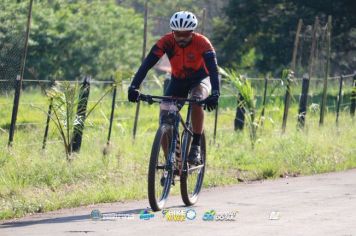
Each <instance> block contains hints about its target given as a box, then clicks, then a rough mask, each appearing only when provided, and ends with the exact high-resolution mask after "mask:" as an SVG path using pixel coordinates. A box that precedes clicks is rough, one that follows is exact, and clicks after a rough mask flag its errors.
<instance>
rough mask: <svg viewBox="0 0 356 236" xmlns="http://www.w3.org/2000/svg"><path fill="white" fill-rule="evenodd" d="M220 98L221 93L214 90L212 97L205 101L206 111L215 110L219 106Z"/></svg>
mask: <svg viewBox="0 0 356 236" xmlns="http://www.w3.org/2000/svg"><path fill="white" fill-rule="evenodd" d="M219 96H220V93H219V91H217V90H213V91H212V93H211V95H210V96H209V97H207V98H206V99H205V100H204V103H205V105H204V110H206V109H208V111H212V110H214V109H215V108H216V107H217V106H218V103H219Z"/></svg>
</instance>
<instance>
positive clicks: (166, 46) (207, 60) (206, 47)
mask: <svg viewBox="0 0 356 236" xmlns="http://www.w3.org/2000/svg"><path fill="white" fill-rule="evenodd" d="M165 53H166V54H167V56H168V58H169V61H170V64H171V68H172V79H176V80H190V81H199V80H202V79H204V78H206V77H208V76H209V77H210V83H211V86H212V89H213V90H219V81H218V69H217V61H216V54H215V50H214V48H213V46H212V44H211V43H210V41H209V39H207V38H206V37H205V36H203V35H201V34H198V33H195V32H194V33H193V36H192V40H191V41H190V42H189V44H188V45H187V46H186V47H180V46H179V45H178V44H177V42H176V40H175V39H174V36H173V33H168V34H166V35H164V36H163V37H162V38H161V39H159V40H158V41H157V43H156V44H155V45H154V46H153V47H152V49H151V51H150V53H149V54H148V55H147V57H146V58H145V60H144V61H143V63H142V65H141V66H140V68H139V70H138V71H137V73H136V74H135V76H134V79H133V81H132V85H133V86H135V87H137V88H138V87H139V86H140V84H141V83H142V81H143V80H144V78H145V76H146V74H147V72H148V70H149V69H151V68H152V67H153V66H154V65H155V64H156V63H157V62H158V60H159V59H160V58H161V57H162V56H163V55H164V54H165Z"/></svg>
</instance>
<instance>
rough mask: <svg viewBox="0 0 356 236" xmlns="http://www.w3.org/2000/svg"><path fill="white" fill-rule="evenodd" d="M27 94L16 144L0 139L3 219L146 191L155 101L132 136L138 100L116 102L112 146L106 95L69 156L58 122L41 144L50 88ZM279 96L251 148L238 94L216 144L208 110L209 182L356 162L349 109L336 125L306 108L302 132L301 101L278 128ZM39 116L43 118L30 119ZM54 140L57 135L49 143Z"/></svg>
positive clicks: (94, 96) (222, 118)
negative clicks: (240, 126)
mask: <svg viewBox="0 0 356 236" xmlns="http://www.w3.org/2000/svg"><path fill="white" fill-rule="evenodd" d="M157 93H158V92H157ZM101 94H103V89H102V88H95V87H93V88H92V90H91V95H90V96H91V97H90V101H89V105H90V106H92V105H93V102H91V101H95V100H98V98H99V97H100V95H101ZM121 96H124V95H121ZM11 98H12V97H11V96H10V97H9V99H6V97H2V98H1V100H0V102H1V103H5V102H10V101H11ZM123 98H124V97H120V98H119V99H118V100H122V99H123ZM23 99H27V102H28V103H25V102H24V103H23V104H22V106H21V107H20V113H19V114H20V116H19V124H23V123H27V124H28V125H19V126H18V129H17V133H16V136H15V142H14V146H13V148H10V149H6V148H5V147H6V144H7V133H6V132H2V131H1V132H0V134H1V136H0V146H1V147H3V148H1V154H0V199H1V200H0V219H7V218H12V217H19V216H22V215H24V214H28V213H33V212H44V211H49V210H55V209H59V208H65V207H74V206H80V205H86V204H93V203H99V202H112V201H124V200H128V199H144V198H146V186H147V183H146V179H147V176H146V175H147V165H148V160H149V154H150V148H151V144H152V142H153V138H154V132H155V130H156V128H157V126H158V119H157V116H158V107H157V106H154V105H152V106H149V105H146V104H143V105H142V112H141V116H140V121H139V127H138V136H137V139H136V141H135V142H133V141H132V138H131V137H132V136H131V135H132V125H133V116H134V111H135V107H136V106H135V104H130V105H128V104H126V103H121V102H118V103H117V107H116V108H117V110H116V119H115V123H114V130H113V138H112V141H111V146H109V147H106V137H107V130H108V117H109V114H110V104H111V99H110V97H106V98H105V99H104V100H103V101H102V103H100V104H99V105H98V107H97V108H96V109H95V110H94V111H93V112H92V115H91V116H90V117H89V118H88V120H87V123H86V125H85V129H84V136H83V145H82V148H81V152H80V153H79V154H73V159H72V161H71V162H68V161H67V160H66V155H65V151H64V149H63V148H62V146H61V144H60V140H59V133H58V132H57V130H56V129H55V127H54V125H53V123H51V127H52V130H51V131H50V133H49V143H48V145H47V149H46V150H41V146H42V144H41V141H42V136H43V132H44V121H45V119H46V116H45V114H43V112H42V111H40V110H39V109H34V108H35V107H42V108H43V109H46V108H47V106H48V104H47V103H44V101H46V97H45V95H44V94H41V93H40V92H38V91H30V92H25V93H24V94H23ZM31 104H32V105H31ZM277 104H278V102H275V103H273V104H272V103H270V104H269V105H268V106H267V107H266V119H265V123H264V126H263V128H261V129H259V130H258V139H257V140H256V143H255V147H254V149H252V148H251V144H250V141H249V132H248V130H247V129H246V130H245V131H244V132H234V131H233V119H234V112H235V111H234V108H233V107H235V106H236V104H235V101H233V100H229V99H228V98H224V97H223V98H222V108H221V110H220V115H219V122H218V127H219V128H218V133H217V140H216V143H215V144H213V142H212V141H213V140H212V132H213V123H214V122H213V119H214V114H213V113H209V114H208V117H207V120H206V131H207V137H208V144H209V146H208V167H207V175H206V178H205V180H204V187H205V188H207V187H213V186H218V185H228V184H235V183H238V182H239V181H250V180H259V179H265V178H278V177H280V176H297V175H308V174H315V173H322V172H327V171H338V170H344V169H348V168H353V167H356V157H355V155H354V153H355V150H356V144H355V142H354V140H355V138H356V136H355V135H356V133H355V132H354V130H355V122H352V121H351V118H350V117H349V114H348V113H346V112H344V113H342V115H341V118H340V125H339V127H338V128H336V126H335V122H334V120H335V117H334V114H333V113H328V114H327V116H326V122H325V123H326V124H325V126H324V127H322V128H319V127H318V115H319V113H318V112H315V113H313V112H312V111H311V110H309V111H308V112H309V113H308V115H307V126H306V129H305V132H299V131H297V128H296V127H297V125H296V120H297V119H296V118H297V115H296V112H297V107H295V106H293V107H292V108H291V114H290V118H289V121H288V126H287V133H286V134H285V135H281V134H280V131H281V130H280V126H281V117H282V112H283V109H282V107H281V106H280V105H279V106H278V105H277ZM9 112H10V111H8V110H7V109H2V110H1V112H0V118H1V119H0V122H1V124H0V127H1V128H2V129H4V131H5V129H6V122H7V120H8V117H9ZM183 112H184V110H183ZM25 114H26V115H25ZM155 114H157V116H156V115H155ZM37 122H41V124H39V125H36V124H30V123H37ZM54 140H59V141H58V142H54V143H51V141H54ZM103 151H104V153H105V155H103ZM173 188H174V190H173V193H174V194H178V193H179V186H175V187H173Z"/></svg>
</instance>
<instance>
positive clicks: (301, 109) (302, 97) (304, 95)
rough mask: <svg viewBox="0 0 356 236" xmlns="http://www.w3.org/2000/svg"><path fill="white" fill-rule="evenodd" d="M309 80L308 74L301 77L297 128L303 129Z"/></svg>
mask: <svg viewBox="0 0 356 236" xmlns="http://www.w3.org/2000/svg"><path fill="white" fill-rule="evenodd" d="M309 82H310V78H309V77H308V74H305V75H304V76H303V82H302V92H301V94H300V99H299V109H298V126H299V128H304V126H305V117H306V115H307V104H308V91H309Z"/></svg>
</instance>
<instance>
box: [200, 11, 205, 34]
mask: <svg viewBox="0 0 356 236" xmlns="http://www.w3.org/2000/svg"><path fill="white" fill-rule="evenodd" d="M205 19H206V9H205V8H203V17H202V21H201V31H200V33H201V34H204V31H205Z"/></svg>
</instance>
